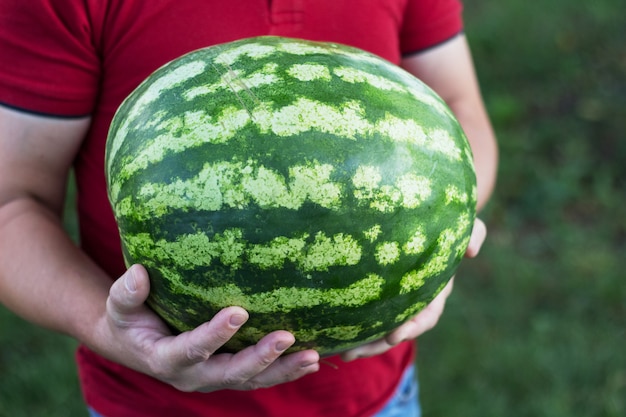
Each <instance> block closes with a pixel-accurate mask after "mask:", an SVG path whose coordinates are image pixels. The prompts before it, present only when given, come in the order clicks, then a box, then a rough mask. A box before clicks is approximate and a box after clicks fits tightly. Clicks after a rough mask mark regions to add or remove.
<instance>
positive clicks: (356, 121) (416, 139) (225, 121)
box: [119, 97, 461, 179]
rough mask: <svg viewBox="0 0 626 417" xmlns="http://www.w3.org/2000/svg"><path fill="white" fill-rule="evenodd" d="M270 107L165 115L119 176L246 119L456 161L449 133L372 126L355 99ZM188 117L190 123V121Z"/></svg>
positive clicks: (281, 130) (224, 133) (287, 132)
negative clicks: (391, 144)
mask: <svg viewBox="0 0 626 417" xmlns="http://www.w3.org/2000/svg"><path fill="white" fill-rule="evenodd" d="M270 108H271V105H269V104H261V105H259V106H257V107H255V108H253V109H250V110H242V109H238V108H235V107H227V108H225V109H223V110H222V112H221V113H220V115H219V116H218V117H217V118H213V117H212V116H210V115H208V114H207V113H203V112H201V111H197V112H188V113H185V114H184V117H183V118H180V117H177V118H172V119H169V120H168V121H167V123H168V124H169V126H168V125H166V124H161V126H160V127H161V128H162V129H163V130H164V131H165V132H164V133H162V134H161V135H159V136H157V137H156V138H155V139H154V140H153V141H151V143H150V144H149V145H147V147H146V148H144V149H143V150H141V151H140V152H138V153H137V154H136V156H135V158H134V159H133V160H132V161H129V162H128V163H127V164H126V165H125V166H124V167H123V169H122V170H121V171H120V173H119V175H120V176H119V179H126V178H130V177H131V176H132V175H133V174H135V173H136V172H139V171H140V170H142V169H145V168H146V167H147V166H148V165H149V164H156V163H158V162H160V161H161V160H162V159H163V158H164V157H165V156H166V155H167V154H169V153H178V152H182V151H185V150H187V149H193V148H197V147H200V146H203V145H206V144H209V143H226V142H227V141H229V140H230V139H232V138H235V137H236V136H237V133H238V132H240V131H241V130H242V129H243V128H244V127H246V126H247V125H248V123H250V122H253V124H254V125H256V126H257V127H258V129H259V130H260V132H261V133H262V134H267V133H269V132H272V133H274V134H276V135H277V136H287V137H288V136H292V137H294V138H295V137H297V135H298V134H301V133H304V132H319V133H328V134H332V135H336V136H339V137H345V138H350V139H356V137H363V138H366V137H371V136H372V135H374V134H378V135H381V136H383V137H386V138H388V139H390V140H393V141H396V142H405V143H410V144H414V145H416V146H420V147H424V148H426V149H429V150H431V151H433V152H437V153H441V154H443V155H445V156H446V157H448V158H450V159H453V160H460V159H461V154H460V153H461V150H460V149H459V148H458V146H457V145H456V143H455V141H454V139H453V137H452V136H451V135H450V133H449V132H447V131H445V130H443V129H434V130H426V129H424V128H423V127H422V126H420V125H418V124H417V123H416V122H415V121H413V120H402V119H399V118H397V117H395V116H393V115H390V114H387V115H386V117H385V118H384V119H382V120H380V121H378V122H377V123H375V124H373V123H371V121H369V120H368V119H367V117H366V116H365V107H364V106H363V105H362V104H361V103H359V102H356V101H349V102H346V103H344V104H343V105H342V106H331V105H328V104H325V103H322V102H319V101H314V100H310V99H308V98H304V97H301V98H298V99H296V100H295V101H294V102H293V103H292V104H290V105H287V106H284V107H282V108H280V109H277V110H275V111H270V110H269V109H270ZM250 115H252V120H250ZM194 120H195V121H196V123H193V122H194ZM198 122H200V123H198ZM175 124H177V125H178V126H180V127H182V126H191V128H187V129H188V131H184V132H183V133H180V134H175V135H174V134H173V133H171V132H172V131H174V132H178V129H176V128H173V127H175V126H176V125H175ZM140 130H141V129H138V131H140ZM168 132H169V133H168Z"/></svg>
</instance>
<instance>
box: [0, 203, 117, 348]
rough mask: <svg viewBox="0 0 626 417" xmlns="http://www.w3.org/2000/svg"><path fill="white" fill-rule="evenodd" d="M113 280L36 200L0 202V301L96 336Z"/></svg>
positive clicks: (57, 326) (54, 325)
mask: <svg viewBox="0 0 626 417" xmlns="http://www.w3.org/2000/svg"><path fill="white" fill-rule="evenodd" d="M110 284H111V281H110V279H109V278H108V277H106V275H105V274H104V273H103V272H102V271H101V270H100V269H99V268H98V267H96V266H95V265H94V264H93V262H91V261H90V260H89V258H88V257H87V256H86V255H85V254H84V253H82V252H81V251H80V249H79V248H78V247H76V245H75V244H74V243H73V242H72V241H71V239H70V238H69V236H68V235H67V234H66V233H65V232H64V230H63V228H62V226H61V222H60V220H59V218H58V217H57V216H56V215H55V214H53V213H52V212H51V211H49V210H48V209H47V208H46V207H45V206H43V205H41V204H39V203H38V202H37V201H36V200H34V199H30V198H27V197H23V198H16V199H14V200H12V201H10V202H7V203H6V204H4V205H2V206H0V302H2V303H3V304H4V305H6V306H7V307H8V308H9V309H11V310H13V311H14V312H16V313H17V314H18V315H20V316H22V317H24V318H25V319H26V320H29V321H31V322H33V323H36V324H38V325H41V326H43V327H46V328H49V329H53V330H55V331H58V332H62V333H65V334H69V335H71V336H73V337H75V338H77V339H79V340H81V341H84V342H86V343H89V344H91V343H96V341H95V340H94V337H95V336H94V332H93V330H94V327H95V324H96V323H97V322H98V321H99V320H101V318H102V317H103V316H104V314H105V302H106V297H107V294H108V289H109V287H110Z"/></svg>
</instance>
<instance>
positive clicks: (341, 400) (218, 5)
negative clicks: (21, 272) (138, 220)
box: [0, 0, 462, 417]
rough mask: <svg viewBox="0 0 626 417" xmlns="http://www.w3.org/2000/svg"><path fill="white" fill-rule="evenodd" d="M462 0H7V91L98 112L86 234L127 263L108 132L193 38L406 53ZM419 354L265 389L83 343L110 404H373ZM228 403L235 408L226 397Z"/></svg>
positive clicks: (346, 409)
mask: <svg viewBox="0 0 626 417" xmlns="http://www.w3.org/2000/svg"><path fill="white" fill-rule="evenodd" d="M460 13H461V5H460V3H459V0H361V1H357V0H310V1H307V0H223V1H218V0H212V1H211V0H151V1H128V0H65V1H62V2H60V1H55V0H28V1H24V0H3V1H2V2H0V57H2V58H1V59H0V103H4V104H5V105H9V106H13V107H17V108H21V109H25V110H29V111H32V112H38V113H44V114H51V115H59V116H79V115H86V114H90V115H91V116H92V127H91V129H90V132H89V134H88V137H87V138H86V140H85V142H84V145H83V147H82V148H81V150H80V152H79V155H78V157H77V159H76V163H75V169H76V172H77V178H78V191H79V202H78V207H79V216H80V224H81V240H82V245H83V248H84V250H85V251H86V252H87V253H88V254H89V255H90V256H92V257H93V259H94V260H95V261H96V262H97V263H98V264H99V265H100V266H101V267H102V268H104V269H105V270H106V271H107V272H108V273H109V274H110V275H111V277H118V276H119V275H121V274H122V273H123V271H124V269H125V267H124V263H123V260H122V256H121V251H120V245H119V238H118V235H117V227H116V225H115V222H114V219H113V216H112V213H111V210H110V207H109V204H108V200H107V196H106V191H105V182H104V167H103V154H104V144H105V140H106V132H107V130H108V126H109V123H110V121H111V118H112V117H113V114H114V112H115V110H116V109H117V107H118V106H119V104H120V103H121V101H122V100H123V99H124V97H126V96H127V95H128V94H129V93H130V92H131V91H132V90H133V89H134V88H135V87H136V86H137V85H138V84H139V83H140V82H141V81H142V80H143V79H144V78H145V77H146V76H148V75H149V74H150V73H151V72H153V71H154V70H155V69H156V68H158V67H159V66H161V65H162V64H164V63H166V62H167V61H169V60H171V59H173V58H175V57H177V56H180V55H182V54H183V53H186V52H189V51H191V50H194V49H197V48H200V47H204V46H208V45H212V44H216V43H222V42H227V41H231V40H235V39H239V38H244V37H250V36H257V35H267V34H272V35H282V36H291V37H300V38H308V39H312V40H325V41H334V42H340V43H345V44H349V45H353V46H357V47H360V48H362V49H365V50H369V51H370V52H373V53H376V54H379V55H380V56H382V57H384V58H386V59H388V60H390V61H392V62H395V63H398V62H399V60H400V58H401V56H402V54H405V53H412V52H415V51H419V50H422V49H425V48H428V47H430V46H433V45H435V44H438V43H440V42H442V41H444V40H446V39H448V38H450V37H452V36H453V35H455V34H456V33H458V32H459V31H460V30H461V29H462V24H461V16H460ZM413 357H414V347H413V344H411V343H405V344H402V345H400V346H399V347H397V348H395V349H393V350H391V351H389V352H387V353H385V354H383V355H379V356H377V357H374V358H370V359H363V360H359V361H355V362H351V363H342V362H341V361H339V360H338V359H337V358H330V359H329V361H331V362H333V363H336V364H337V366H338V368H337V369H334V368H333V367H331V366H329V365H322V369H321V371H320V372H318V373H316V374H314V375H309V376H307V377H304V378H302V379H301V380H299V381H296V382H293V383H289V384H283V385H280V386H278V387H274V388H270V389H264V390H258V391H255V392H236V391H220V392H217V393H212V394H194V393H192V394H188V393H187V394H185V393H181V392H178V391H176V390H174V389H172V388H170V387H168V386H166V385H164V384H162V383H160V382H158V381H156V380H153V379H151V378H149V377H147V376H144V375H141V374H138V373H136V372H134V371H132V370H129V369H127V368H124V367H122V366H119V365H117V364H114V363H111V362H109V361H106V360H104V359H102V358H101V357H99V356H97V355H96V354H95V353H93V352H91V351H89V350H88V349H87V348H85V347H81V348H80V350H79V352H78V363H79V369H80V378H81V383H82V385H83V391H84V394H85V397H86V400H87V402H88V404H89V405H91V406H92V407H93V408H95V409H96V410H97V411H99V412H100V413H102V414H104V415H108V416H111V417H113V416H115V417H126V416H128V417H139V416H151V417H153V416H168V417H169V416H172V415H185V416H229V417H237V416H250V415H253V416H260V417H262V416H271V417H281V416H285V417H293V416H298V417H314V416H335V415H341V416H346V417H357V416H368V415H372V414H373V413H375V412H376V411H377V410H378V409H380V408H381V407H382V406H383V405H384V403H385V402H386V401H387V400H388V399H389V397H390V396H391V395H392V393H393V391H394V389H395V386H396V384H397V383H398V382H399V379H400V377H401V374H402V372H403V370H404V369H405V368H406V366H407V365H409V364H410V363H411V361H412V360H413ZM225 410H226V411H225Z"/></svg>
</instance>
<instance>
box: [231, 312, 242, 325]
mask: <svg viewBox="0 0 626 417" xmlns="http://www.w3.org/2000/svg"><path fill="white" fill-rule="evenodd" d="M245 322H246V316H244V315H243V314H233V315H232V316H230V325H231V326H233V327H239V326H241V325H242V324H244V323H245Z"/></svg>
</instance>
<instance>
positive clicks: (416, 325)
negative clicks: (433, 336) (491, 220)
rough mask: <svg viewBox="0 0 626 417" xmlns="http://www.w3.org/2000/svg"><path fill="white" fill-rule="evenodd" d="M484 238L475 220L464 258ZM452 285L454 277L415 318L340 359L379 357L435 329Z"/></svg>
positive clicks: (477, 248) (484, 231)
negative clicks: (400, 344)
mask: <svg viewBox="0 0 626 417" xmlns="http://www.w3.org/2000/svg"><path fill="white" fill-rule="evenodd" d="M486 236H487V228H486V226H485V223H483V222H482V220H480V219H476V222H475V223H474V228H473V229H472V235H471V237H470V243H469V246H468V248H467V250H466V252H465V256H466V257H468V258H473V257H475V256H476V255H478V252H479V251H480V248H481V246H482V244H483V242H484V241H485V238H486ZM453 285H454V277H452V279H450V281H449V282H448V284H447V285H446V286H445V287H444V289H443V290H442V291H441V292H440V293H439V294H437V296H436V297H435V298H434V299H433V301H431V302H430V304H428V305H427V306H426V308H424V309H423V310H422V311H420V312H419V313H418V314H417V315H416V316H415V317H413V318H412V319H410V320H409V321H407V322H406V323H404V324H403V325H401V326H400V327H398V328H397V329H395V330H394V331H393V332H391V333H389V334H388V335H387V336H386V337H384V338H382V339H378V340H375V341H373V342H370V343H368V344H365V345H363V346H359V347H357V348H354V349H351V350H349V351H347V352H344V353H343V354H342V355H341V358H342V359H343V360H344V361H351V360H354V359H359V358H366V357H369V356H374V355H379V354H381V353H384V352H386V351H387V350H389V349H391V348H392V347H394V346H396V345H397V344H399V343H401V342H404V341H407V340H413V339H416V338H417V337H418V336H420V335H421V334H423V333H425V332H427V331H428V330H430V329H432V328H433V327H435V325H436V324H437V322H438V321H439V318H440V317H441V315H442V314H443V310H444V307H445V305H446V300H447V299H448V297H449V296H450V293H452V287H453Z"/></svg>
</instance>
